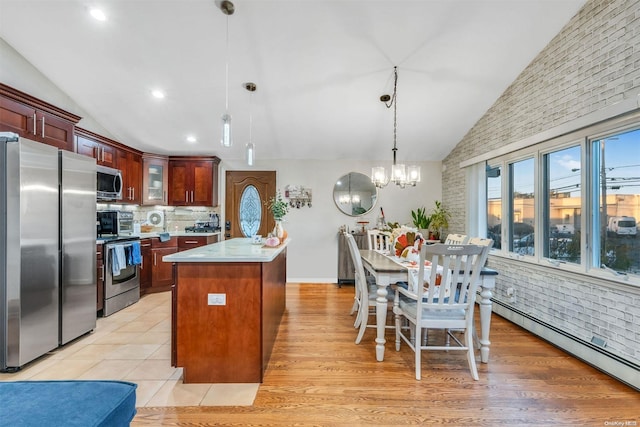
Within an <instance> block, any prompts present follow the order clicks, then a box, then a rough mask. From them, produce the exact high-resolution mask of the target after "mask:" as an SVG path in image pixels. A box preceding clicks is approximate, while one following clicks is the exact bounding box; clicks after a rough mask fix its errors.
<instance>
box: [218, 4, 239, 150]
mask: <svg viewBox="0 0 640 427" xmlns="http://www.w3.org/2000/svg"><path fill="white" fill-rule="evenodd" d="M220 10H221V11H222V13H224V14H225V15H227V33H226V43H227V46H226V49H227V51H226V60H225V104H224V109H225V111H224V114H222V139H221V143H222V146H223V147H231V145H232V144H233V140H232V139H231V114H229V15H233V12H235V7H234V6H233V3H231V2H230V1H226V0H224V1H223V2H221V3H220Z"/></svg>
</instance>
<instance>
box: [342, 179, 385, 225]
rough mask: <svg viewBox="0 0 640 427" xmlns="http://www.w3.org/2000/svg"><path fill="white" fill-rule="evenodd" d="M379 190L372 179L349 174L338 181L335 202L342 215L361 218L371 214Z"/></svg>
mask: <svg viewBox="0 0 640 427" xmlns="http://www.w3.org/2000/svg"><path fill="white" fill-rule="evenodd" d="M377 199H378V189H377V188H376V186H375V185H373V183H372V182H371V178H369V177H368V176H367V175H364V174H362V173H359V172H349V173H348V174H346V175H343V176H341V177H340V179H338V181H337V182H336V185H334V186H333V201H334V202H335V203H336V206H337V207H338V209H340V211H341V212H342V213H345V214H347V215H349V216H361V215H366V214H367V213H369V212H370V211H371V210H372V209H373V207H374V206H375V205H376V200H377Z"/></svg>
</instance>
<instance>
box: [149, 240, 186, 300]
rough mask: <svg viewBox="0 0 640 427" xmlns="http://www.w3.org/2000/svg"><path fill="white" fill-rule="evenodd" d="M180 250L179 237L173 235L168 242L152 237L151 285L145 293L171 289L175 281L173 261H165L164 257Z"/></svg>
mask: <svg viewBox="0 0 640 427" xmlns="http://www.w3.org/2000/svg"><path fill="white" fill-rule="evenodd" d="M176 252H178V238H177V237H171V238H170V239H169V240H167V241H166V242H161V241H160V239H159V238H157V237H154V238H152V239H151V286H149V287H148V288H147V289H146V290H145V293H151V292H162V291H168V290H170V289H171V286H173V284H174V282H175V278H174V274H173V263H171V262H163V261H162V257H163V256H165V255H170V254H174V253H176Z"/></svg>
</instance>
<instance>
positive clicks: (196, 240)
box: [178, 235, 218, 252]
mask: <svg viewBox="0 0 640 427" xmlns="http://www.w3.org/2000/svg"><path fill="white" fill-rule="evenodd" d="M217 242H218V236H217V235H215V236H180V237H178V252H181V251H186V250H188V249H193V248H197V247H198V246H204V245H210V244H212V243H217Z"/></svg>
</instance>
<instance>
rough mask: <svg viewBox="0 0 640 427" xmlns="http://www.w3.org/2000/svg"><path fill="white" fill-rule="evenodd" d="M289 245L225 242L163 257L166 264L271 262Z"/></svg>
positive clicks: (238, 241) (240, 241) (247, 240)
mask: <svg viewBox="0 0 640 427" xmlns="http://www.w3.org/2000/svg"><path fill="white" fill-rule="evenodd" d="M288 244H289V239H287V240H285V242H284V243H283V244H281V245H280V246H277V247H275V248H270V247H267V246H264V245H262V244H260V245H254V244H253V243H251V239H250V238H237V239H231V240H224V241H222V242H218V243H213V244H211V245H206V246H200V247H197V248H193V249H189V250H187V251H182V252H176V253H174V254H171V255H165V256H163V257H162V261H164V262H271V261H273V260H274V259H275V258H276V257H277V256H278V255H279V254H280V252H282V251H283V250H284V249H285V248H286V247H287V245H288Z"/></svg>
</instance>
